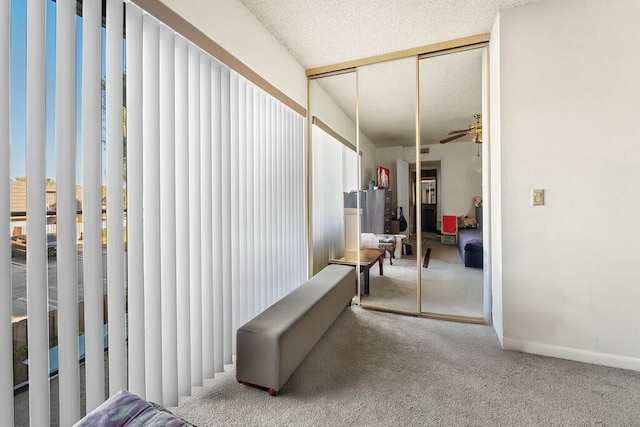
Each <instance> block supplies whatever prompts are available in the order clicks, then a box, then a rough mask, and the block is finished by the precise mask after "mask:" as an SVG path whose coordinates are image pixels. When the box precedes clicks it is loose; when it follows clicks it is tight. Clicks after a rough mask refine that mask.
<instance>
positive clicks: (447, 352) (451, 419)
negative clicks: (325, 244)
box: [172, 307, 640, 426]
mask: <svg viewBox="0 0 640 427" xmlns="http://www.w3.org/2000/svg"><path fill="white" fill-rule="evenodd" d="M172 411H173V412H174V413H176V414H177V415H179V416H181V417H183V418H184V419H186V420H187V421H190V422H192V423H194V424H196V425H199V426H248V425H251V426H316V425H318V426H343V425H351V426H391V425H393V426H419V425H435V426H450V425H454V426H470V425H473V426H515V425H517V426H550V425H552V426H577V425H581V426H587V425H598V426H600V425H607V426H632V425H639V423H640V372H633V371H626V370H621V369H615V368H608V367H603V366H597V365H589V364H584V363H579V362H572V361H567V360H561V359H554V358H548V357H541V356H535V355H530V354H525V353H516V352H509V351H503V350H502V349H501V348H500V346H499V343H498V340H497V338H496V336H495V332H494V330H493V328H492V327H491V326H487V325H473V324H464V323H456V322H444V321H438V320H432V319H424V318H416V317H406V316H398V315H393V314H387V313H380V312H375V311H370V310H365V309H362V308H357V307H353V308H347V309H346V310H345V311H344V312H343V313H342V314H341V315H340V317H339V318H338V319H337V320H336V322H335V323H334V324H333V325H332V326H331V328H330V329H329V330H328V331H327V333H326V334H325V335H324V336H323V337H322V339H321V340H320V341H319V342H318V344H317V345H316V346H315V347H314V349H313V350H312V351H311V353H310V354H309V355H308V356H307V358H306V359H305V360H304V361H303V362H302V364H301V365H300V366H299V367H298V369H297V370H296V371H295V372H294V374H293V375H292V377H291V378H290V379H289V381H288V382H287V383H286V384H285V386H284V388H283V389H282V390H281V394H280V395H279V396H277V397H270V396H269V395H268V393H267V392H265V391H262V390H257V389H254V388H251V387H248V386H244V385H240V384H238V383H237V382H236V380H235V372H234V369H233V367H232V366H229V367H228V370H227V371H226V372H224V373H222V374H219V375H218V376H217V377H216V378H215V380H207V381H205V385H204V386H203V387H199V388H196V389H194V394H193V396H191V397H188V398H183V399H181V402H180V406H179V407H178V408H172Z"/></svg>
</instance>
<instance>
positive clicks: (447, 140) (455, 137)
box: [440, 133, 466, 144]
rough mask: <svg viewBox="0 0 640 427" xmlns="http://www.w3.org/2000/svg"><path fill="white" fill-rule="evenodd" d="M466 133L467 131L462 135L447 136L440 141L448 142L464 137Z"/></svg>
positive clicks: (442, 142)
mask: <svg viewBox="0 0 640 427" xmlns="http://www.w3.org/2000/svg"><path fill="white" fill-rule="evenodd" d="M465 135H466V133H461V134H460V135H456V136H451V137H449V138H445V139H443V140H442V141H440V144H446V143H447V142H450V141H453V140H454V139H458V138H462V137H463V136H465Z"/></svg>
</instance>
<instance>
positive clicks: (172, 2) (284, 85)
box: [160, 0, 307, 107]
mask: <svg viewBox="0 0 640 427" xmlns="http://www.w3.org/2000/svg"><path fill="white" fill-rule="evenodd" d="M160 1H162V3H164V4H165V5H167V6H168V7H170V8H171V9H173V11H174V12H176V13H177V14H178V15H180V16H182V17H183V18H184V19H186V20H187V21H189V22H190V23H191V24H192V25H194V26H196V27H197V28H198V29H199V30H200V31H202V32H203V33H204V34H206V35H207V36H208V37H209V38H211V39H212V40H213V41H215V42H216V43H218V44H219V45H220V46H222V47H223V48H224V49H226V50H227V51H228V52H229V53H231V54H232V55H233V56H235V57H236V58H238V59H239V60H240V61H241V62H243V63H244V64H245V65H247V66H248V67H249V68H251V69H252V70H253V71H255V72H256V73H258V74H259V75H260V76H262V77H263V78H264V79H265V80H267V81H268V82H269V83H271V84H272V85H274V86H275V87H277V88H278V89H280V90H281V91H282V92H283V93H284V94H286V95H287V96H289V97H290V98H291V99H293V100H294V101H296V102H297V103H298V104H300V105H302V106H303V107H306V105H307V78H306V75H305V72H304V68H303V67H302V66H301V65H300V63H299V62H298V61H297V60H296V59H295V58H294V57H293V56H291V54H290V53H289V52H288V51H287V49H286V48H285V47H284V46H282V45H281V44H280V43H279V42H278V41H277V40H276V39H275V38H274V37H273V35H272V34H271V33H270V32H269V31H268V30H267V29H266V28H265V27H264V26H263V25H262V24H261V23H260V22H259V21H258V19H257V18H256V17H255V16H253V15H252V14H251V13H250V12H249V10H248V9H247V8H246V7H245V6H244V5H243V4H242V3H240V2H239V1H238V0H214V1H210V0H189V1H184V0H160Z"/></svg>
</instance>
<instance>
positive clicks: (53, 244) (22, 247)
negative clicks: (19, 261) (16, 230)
mask: <svg viewBox="0 0 640 427" xmlns="http://www.w3.org/2000/svg"><path fill="white" fill-rule="evenodd" d="M56 250H57V241H56V235H55V234H51V233H48V234H47V254H48V255H49V256H50V257H52V256H55V255H56ZM11 255H12V256H17V255H20V256H26V255H27V235H26V234H20V235H18V236H12V237H11Z"/></svg>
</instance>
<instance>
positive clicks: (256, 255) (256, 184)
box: [249, 88, 264, 314]
mask: <svg viewBox="0 0 640 427" xmlns="http://www.w3.org/2000/svg"><path fill="white" fill-rule="evenodd" d="M252 98H253V99H252V101H251V110H252V112H251V114H252V116H253V123H252V124H251V128H252V131H253V137H252V150H251V155H252V156H253V161H252V162H251V164H250V166H251V170H252V173H253V174H254V177H253V178H252V179H251V180H250V182H251V187H252V189H253V190H252V192H251V193H249V197H251V199H252V200H253V203H254V208H253V209H254V210H253V212H255V213H254V215H251V220H252V224H253V228H252V231H251V235H252V236H253V239H254V244H253V245H252V247H253V265H254V276H253V283H254V288H253V292H252V295H253V299H254V313H255V314H259V313H260V312H261V311H262V309H261V307H260V305H261V289H262V282H263V280H264V276H263V275H262V257H261V256H260V254H261V253H262V251H261V245H262V243H261V238H262V236H261V233H260V230H261V229H260V217H261V216H262V205H261V204H260V181H261V180H260V177H261V175H260V110H259V109H258V108H259V106H260V90H259V89H257V88H253V96H252Z"/></svg>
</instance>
